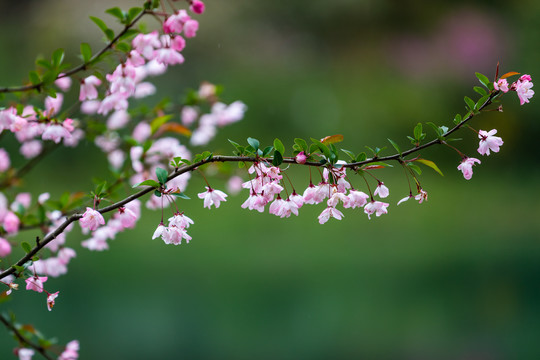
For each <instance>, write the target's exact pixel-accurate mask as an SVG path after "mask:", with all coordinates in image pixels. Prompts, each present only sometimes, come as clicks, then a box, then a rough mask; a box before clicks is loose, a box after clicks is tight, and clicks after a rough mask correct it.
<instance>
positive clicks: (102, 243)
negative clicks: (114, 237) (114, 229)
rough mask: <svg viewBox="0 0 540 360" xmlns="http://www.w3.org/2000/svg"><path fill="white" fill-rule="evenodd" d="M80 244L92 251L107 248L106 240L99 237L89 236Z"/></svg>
mask: <svg viewBox="0 0 540 360" xmlns="http://www.w3.org/2000/svg"><path fill="white" fill-rule="evenodd" d="M81 246H82V247H84V248H87V249H88V250H92V251H103V250H107V249H109V244H107V240H106V239H104V238H101V237H99V238H98V237H91V238H90V239H88V240H85V241H83V242H82V243H81Z"/></svg>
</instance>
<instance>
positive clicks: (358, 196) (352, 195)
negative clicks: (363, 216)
mask: <svg viewBox="0 0 540 360" xmlns="http://www.w3.org/2000/svg"><path fill="white" fill-rule="evenodd" d="M347 197H348V198H349V201H348V202H346V203H345V202H344V203H343V207H344V208H353V209H355V208H357V207H362V206H364V205H366V203H367V199H368V198H369V195H368V194H366V193H364V192H362V191H358V190H354V189H352V190H351V191H350V192H349V195H347Z"/></svg>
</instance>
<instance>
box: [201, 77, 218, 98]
mask: <svg viewBox="0 0 540 360" xmlns="http://www.w3.org/2000/svg"><path fill="white" fill-rule="evenodd" d="M198 95H199V98H201V99H208V98H211V97H214V96H215V95H216V85H214V84H210V83H209V82H206V81H204V82H202V83H201V86H199V91H198Z"/></svg>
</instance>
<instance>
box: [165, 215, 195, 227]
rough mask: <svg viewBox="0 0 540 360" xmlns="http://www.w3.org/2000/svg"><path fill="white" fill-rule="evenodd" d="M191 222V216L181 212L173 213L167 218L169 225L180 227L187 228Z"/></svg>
mask: <svg viewBox="0 0 540 360" xmlns="http://www.w3.org/2000/svg"><path fill="white" fill-rule="evenodd" d="M193 223H194V222H193V220H191V218H189V217H187V216H186V215H184V214H183V213H181V214H178V213H177V214H174V216H173V217H171V218H169V225H174V226H178V227H180V228H185V229H187V228H188V227H189V226H190V225H191V224H193Z"/></svg>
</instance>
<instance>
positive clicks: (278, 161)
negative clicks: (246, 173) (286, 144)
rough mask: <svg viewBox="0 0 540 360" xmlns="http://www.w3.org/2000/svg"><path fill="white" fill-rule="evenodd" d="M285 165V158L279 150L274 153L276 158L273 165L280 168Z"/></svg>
mask: <svg viewBox="0 0 540 360" xmlns="http://www.w3.org/2000/svg"><path fill="white" fill-rule="evenodd" d="M281 163H283V156H282V155H281V153H280V152H279V151H277V150H275V151H274V158H273V159H272V165H274V166H279V165H281Z"/></svg>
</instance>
